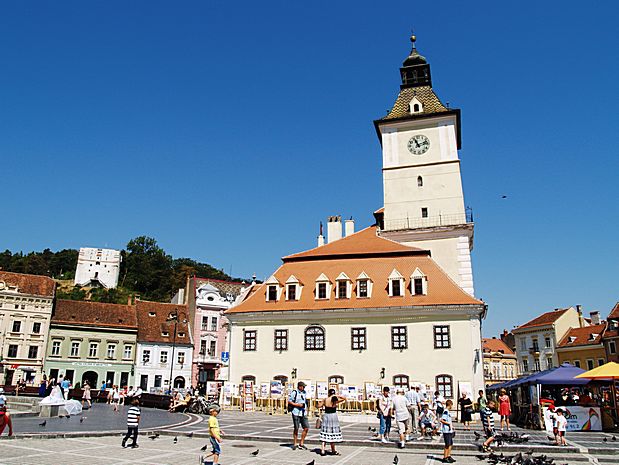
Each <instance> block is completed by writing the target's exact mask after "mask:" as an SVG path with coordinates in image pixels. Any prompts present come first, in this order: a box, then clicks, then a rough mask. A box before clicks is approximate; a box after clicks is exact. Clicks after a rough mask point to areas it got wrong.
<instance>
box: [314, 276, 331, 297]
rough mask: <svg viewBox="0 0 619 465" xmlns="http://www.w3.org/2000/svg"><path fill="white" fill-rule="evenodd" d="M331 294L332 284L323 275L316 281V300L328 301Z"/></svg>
mask: <svg viewBox="0 0 619 465" xmlns="http://www.w3.org/2000/svg"><path fill="white" fill-rule="evenodd" d="M330 294H331V282H330V281H329V278H327V276H326V275H325V274H324V273H323V274H321V275H320V276H318V278H317V279H316V299H328V298H329V295H330Z"/></svg>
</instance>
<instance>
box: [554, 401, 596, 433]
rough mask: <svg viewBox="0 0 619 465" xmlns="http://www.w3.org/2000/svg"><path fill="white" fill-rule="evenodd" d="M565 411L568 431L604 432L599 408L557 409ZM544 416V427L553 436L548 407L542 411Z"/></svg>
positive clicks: (573, 407) (575, 406)
mask: <svg viewBox="0 0 619 465" xmlns="http://www.w3.org/2000/svg"><path fill="white" fill-rule="evenodd" d="M557 408H560V409H562V410H563V411H564V415H565V418H566V419H567V431H602V415H601V410H600V408H599V407H581V406H578V405H574V406H569V407H557ZM542 412H543V415H544V427H545V429H546V431H547V432H549V433H550V434H552V419H551V417H550V414H551V412H550V410H548V407H544V408H543V409H542Z"/></svg>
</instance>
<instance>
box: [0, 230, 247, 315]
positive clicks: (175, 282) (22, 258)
mask: <svg viewBox="0 0 619 465" xmlns="http://www.w3.org/2000/svg"><path fill="white" fill-rule="evenodd" d="M78 254H79V251H78V250H74V249H63V250H60V251H58V252H52V251H51V250H50V249H45V250H43V251H42V252H30V253H27V254H24V253H22V252H16V253H13V252H11V251H10V250H5V251H4V252H0V270H4V271H12V272H15V273H29V274H38V275H45V276H49V277H51V278H54V279H57V280H73V279H74V278H75V268H76V266H77V257H78ZM121 256H122V262H121V264H120V277H119V280H118V287H117V288H116V289H109V290H108V289H104V288H94V289H83V288H80V287H79V286H73V287H69V288H68V289H67V288H66V287H63V288H59V289H58V291H57V293H56V296H57V297H58V298H60V299H72V300H93V301H97V302H110V303H127V298H128V297H130V296H132V295H135V294H139V295H140V298H142V299H144V300H154V301H160V302H169V300H170V299H171V298H172V297H173V296H174V294H176V292H177V291H178V290H179V289H180V288H184V287H185V283H186V282H187V278H188V277H190V276H199V277H201V278H212V279H222V280H232V281H241V279H232V278H231V277H230V276H228V275H227V274H226V273H224V271H223V270H218V269H217V268H215V267H213V266H211V265H209V264H208V263H200V262H197V261H195V260H193V259H191V258H173V257H172V256H171V255H169V254H167V253H166V252H165V250H163V249H162V248H161V247H159V245H158V244H157V241H156V240H155V239H153V238H152V237H147V236H140V237H136V238H135V239H131V240H130V241H129V242H128V243H127V247H126V248H125V249H124V250H122V251H121Z"/></svg>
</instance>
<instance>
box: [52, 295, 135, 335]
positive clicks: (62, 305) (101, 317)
mask: <svg viewBox="0 0 619 465" xmlns="http://www.w3.org/2000/svg"><path fill="white" fill-rule="evenodd" d="M54 323H60V324H72V325H83V326H99V327H109V328H123V329H137V326H138V322H137V319H136V316H135V307H134V306H133V305H118V304H107V303H101V302H86V301H81V300H62V299H59V300H57V301H56V307H55V309H54V314H53V315H52V324H54Z"/></svg>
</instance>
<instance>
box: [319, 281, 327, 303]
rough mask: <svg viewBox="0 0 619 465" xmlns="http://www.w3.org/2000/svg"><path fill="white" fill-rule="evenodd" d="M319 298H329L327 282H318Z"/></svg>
mask: <svg viewBox="0 0 619 465" xmlns="http://www.w3.org/2000/svg"><path fill="white" fill-rule="evenodd" d="M318 298H319V299H326V298H327V283H318Z"/></svg>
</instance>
